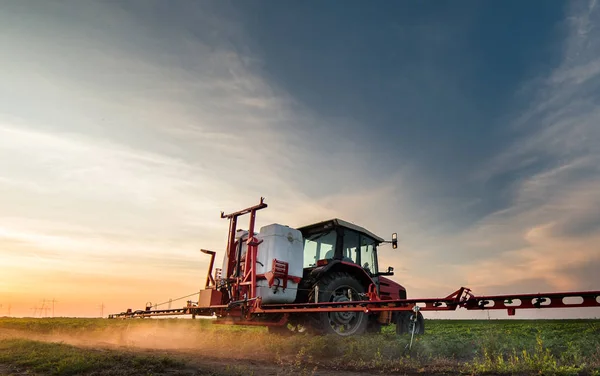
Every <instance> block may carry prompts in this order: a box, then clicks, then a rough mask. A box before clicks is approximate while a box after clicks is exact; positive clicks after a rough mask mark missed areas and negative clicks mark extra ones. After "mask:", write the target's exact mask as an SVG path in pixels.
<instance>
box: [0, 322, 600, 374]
mask: <svg viewBox="0 0 600 376" xmlns="http://www.w3.org/2000/svg"><path fill="white" fill-rule="evenodd" d="M392 329H393V327H389V328H385V329H384V331H383V333H381V334H370V335H365V336H360V337H350V338H339V337H328V336H310V335H303V334H296V335H292V336H277V335H272V334H268V333H267V331H266V329H265V328H262V327H239V326H227V325H213V324H212V323H211V322H210V321H209V320H185V319H143V320H142V319H137V320H106V319H62V318H61V319H16V318H4V319H0V365H2V366H3V367H11V368H10V369H12V370H13V372H15V373H16V372H25V371H27V370H33V371H34V372H38V373H41V374H61V375H62V374H64V375H73V374H80V373H82V372H83V373H97V374H161V373H168V374H190V372H192V374H193V373H194V372H198V369H205V370H206V369H208V368H206V367H205V368H202V367H203V365H202V362H203V361H204V360H206V361H209V360H210V362H211V364H212V368H210V367H209V368H210V369H211V371H210V373H212V374H215V375H217V374H218V375H220V374H223V375H224V374H251V373H254V374H261V373H265V372H263V371H264V369H262V371H261V368H260V367H263V366H264V367H266V366H267V365H275V366H277V367H279V368H278V369H281V374H313V373H315V372H316V373H317V374H330V373H331V372H340V371H354V372H357V373H359V374H360V373H365V374H372V373H380V372H382V373H424V374H425V373H427V374H430V373H453V374H458V373H462V374H484V373H487V374H589V375H600V320H537V321H534V320H479V321H471V320H426V333H425V334H424V335H420V336H417V337H416V338H415V341H414V343H413V346H412V349H408V348H407V345H408V344H409V342H410V336H396V335H395V334H394V332H393V330H392ZM23 338H25V339H26V340H23ZM251 360H252V362H250V361H251ZM257 362H258V363H257ZM257 364H258V365H257ZM215 365H216V367H215ZM190 367H192V368H190ZM256 367H258V369H257V368H256ZM0 370H1V368H0ZM193 370H196V371H193ZM206 372H208V371H206ZM328 372H329V373H328ZM0 373H1V372H0ZM202 374H204V373H202ZM273 374H274V373H273ZM331 374H335V373H331Z"/></svg>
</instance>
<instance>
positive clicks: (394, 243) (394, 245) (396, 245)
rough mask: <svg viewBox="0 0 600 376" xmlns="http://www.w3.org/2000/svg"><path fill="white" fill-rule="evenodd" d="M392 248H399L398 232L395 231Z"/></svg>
mask: <svg viewBox="0 0 600 376" xmlns="http://www.w3.org/2000/svg"><path fill="white" fill-rule="evenodd" d="M392 248H393V249H396V248H398V234H397V233H395V232H394V233H393V234H392Z"/></svg>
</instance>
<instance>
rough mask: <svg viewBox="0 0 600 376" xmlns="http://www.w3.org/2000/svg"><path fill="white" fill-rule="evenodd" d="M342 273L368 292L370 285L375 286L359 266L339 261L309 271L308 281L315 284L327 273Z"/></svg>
mask: <svg viewBox="0 0 600 376" xmlns="http://www.w3.org/2000/svg"><path fill="white" fill-rule="evenodd" d="M337 272H344V273H348V274H350V275H351V276H353V277H354V278H356V279H357V280H358V281H359V282H360V284H361V285H362V286H363V287H364V288H365V292H367V291H368V289H369V285H370V284H375V282H374V281H373V279H372V278H371V276H369V274H367V272H366V271H365V270H364V269H363V268H361V267H360V266H359V265H357V264H354V263H351V262H345V261H340V260H333V261H331V262H329V263H328V264H327V265H323V266H319V267H317V268H314V269H312V270H311V272H310V274H309V276H308V277H309V279H310V281H311V283H312V284H314V283H316V282H317V281H318V280H319V279H321V277H322V276H323V275H325V274H329V273H337Z"/></svg>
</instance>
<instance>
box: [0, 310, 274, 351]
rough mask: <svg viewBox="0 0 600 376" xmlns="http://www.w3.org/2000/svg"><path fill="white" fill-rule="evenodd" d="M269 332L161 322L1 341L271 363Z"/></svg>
mask: <svg viewBox="0 0 600 376" xmlns="http://www.w3.org/2000/svg"><path fill="white" fill-rule="evenodd" d="M274 337H275V336H272V335H269V334H268V333H267V332H266V331H265V332H263V331H247V330H235V329H231V328H229V327H228V326H227V325H224V327H222V325H214V327H213V325H201V326H199V327H194V326H191V325H176V324H170V325H164V324H162V323H161V322H160V321H158V320H157V321H156V322H148V321H147V322H144V323H133V324H131V325H116V326H111V325H108V326H106V327H102V328H90V329H86V328H73V329H70V328H66V329H65V328H57V329H53V330H52V331H50V332H48V333H40V332H34V331H29V330H22V329H3V330H2V331H0V339H9V338H22V339H30V340H34V341H43V342H53V343H63V344H68V345H72V346H77V347H85V348H94V349H102V348H104V349H119V350H168V351H173V350H176V351H177V352H181V353H188V352H189V353H194V354H196V355H204V356H209V357H227V358H230V359H231V358H234V359H254V360H258V359H262V360H272V359H273V358H272V356H271V355H272V351H270V348H271V347H270V346H269V343H271V342H272V341H273V340H276V339H275V338H274Z"/></svg>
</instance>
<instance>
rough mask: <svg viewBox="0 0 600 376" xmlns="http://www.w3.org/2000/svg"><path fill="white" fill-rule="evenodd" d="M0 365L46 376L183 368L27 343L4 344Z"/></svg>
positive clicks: (168, 361) (156, 359) (158, 359)
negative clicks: (8, 365)
mask: <svg viewBox="0 0 600 376" xmlns="http://www.w3.org/2000/svg"><path fill="white" fill-rule="evenodd" d="M0 364H10V365H11V366H12V367H13V368H16V369H26V370H32V371H34V372H36V373H42V374H46V375H80V374H83V373H85V374H98V375H132V374H136V375H155V374H158V373H164V372H165V371H167V370H170V369H181V368H183V363H182V362H180V361H177V360H174V359H172V358H170V357H167V356H144V355H136V354H129V353H125V352H122V351H111V350H92V349H82V348H78V347H75V346H69V345H65V344H60V343H45V342H38V341H31V340H26V339H6V340H0Z"/></svg>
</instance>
